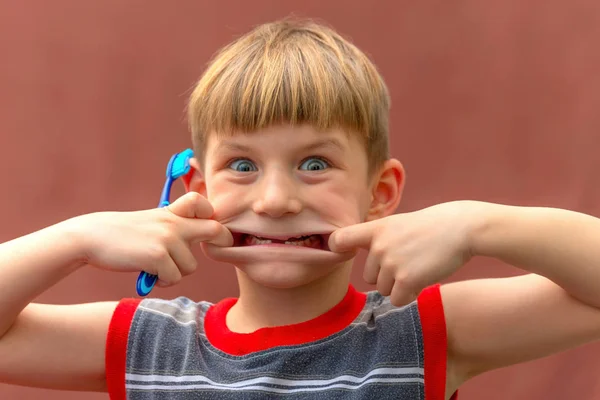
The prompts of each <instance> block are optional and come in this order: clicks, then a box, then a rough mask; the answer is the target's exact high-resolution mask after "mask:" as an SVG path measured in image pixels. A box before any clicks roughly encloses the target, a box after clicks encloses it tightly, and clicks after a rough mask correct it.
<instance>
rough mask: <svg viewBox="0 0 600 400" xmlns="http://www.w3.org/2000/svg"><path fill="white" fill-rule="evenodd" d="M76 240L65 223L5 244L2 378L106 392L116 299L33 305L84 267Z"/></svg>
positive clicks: (0, 267)
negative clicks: (106, 352) (109, 335)
mask: <svg viewBox="0 0 600 400" xmlns="http://www.w3.org/2000/svg"><path fill="white" fill-rule="evenodd" d="M77 241H78V238H77V237H75V236H71V235H69V234H68V230H66V229H64V224H62V223H61V224H58V225H55V226H52V227H49V228H46V229H43V230H41V231H38V232H35V233H32V234H30V235H27V236H24V237H21V238H18V239H15V240H13V241H10V242H7V243H3V244H0V382H3V383H9V384H17V385H25V386H35V387H46V388H55V389H65V390H90V391H91V390H104V388H105V372H104V365H105V361H104V350H105V343H106V334H107V330H108V325H109V322H110V319H111V316H112V312H113V311H114V309H115V306H116V303H97V304H82V305H69V306H60V305H42V304H29V303H30V302H31V301H33V300H34V299H35V298H36V297H37V296H38V295H40V294H41V293H42V292H44V291H45V290H47V289H48V288H50V287H51V286H52V285H54V284H56V283H57V282H58V281H60V280H61V279H63V278H64V277H66V276H67V275H68V274H70V273H72V272H74V271H75V270H77V269H78V268H80V267H81V266H82V265H84V264H83V262H82V261H81V260H80V259H78V257H80V254H78V243H77ZM28 304H29V305H28Z"/></svg>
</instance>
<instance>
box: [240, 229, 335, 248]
mask: <svg viewBox="0 0 600 400" xmlns="http://www.w3.org/2000/svg"><path fill="white" fill-rule="evenodd" d="M232 234H233V246H234V247H245V246H273V245H279V246H296V247H307V248H311V249H317V250H327V251H329V246H328V245H327V242H328V240H329V234H310V235H301V236H295V237H269V236H265V235H262V236H257V235H252V234H249V233H238V232H232Z"/></svg>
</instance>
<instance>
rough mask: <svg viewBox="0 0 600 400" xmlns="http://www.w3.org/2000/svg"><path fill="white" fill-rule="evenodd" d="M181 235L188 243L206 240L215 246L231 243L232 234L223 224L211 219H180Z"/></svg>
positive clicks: (226, 245) (227, 245)
mask: <svg viewBox="0 0 600 400" xmlns="http://www.w3.org/2000/svg"><path fill="white" fill-rule="evenodd" d="M182 225H185V226H184V227H183V228H182V233H181V235H182V236H183V238H184V239H185V240H186V241H188V242H189V243H190V244H193V243H199V242H207V243H212V244H215V245H217V246H222V247H229V246H232V245H233V236H232V235H231V232H230V231H229V229H227V228H226V227H225V226H224V225H223V224H221V223H220V222H217V221H215V220H212V219H193V220H192V219H189V220H186V221H182Z"/></svg>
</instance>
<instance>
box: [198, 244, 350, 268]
mask: <svg viewBox="0 0 600 400" xmlns="http://www.w3.org/2000/svg"><path fill="white" fill-rule="evenodd" d="M204 249H205V253H206V255H207V256H208V257H209V258H213V259H215V260H217V261H224V262H230V263H232V264H240V265H243V264H247V263H249V262H297V263H302V264H315V265H322V264H337V263H340V262H345V261H348V260H350V259H351V258H353V257H354V254H351V253H344V254H340V253H334V252H332V251H327V250H322V249H315V248H313V247H304V246H294V245H287V244H280V243H268V244H261V245H254V246H240V247H220V246H215V245H212V244H209V243H205V244H204Z"/></svg>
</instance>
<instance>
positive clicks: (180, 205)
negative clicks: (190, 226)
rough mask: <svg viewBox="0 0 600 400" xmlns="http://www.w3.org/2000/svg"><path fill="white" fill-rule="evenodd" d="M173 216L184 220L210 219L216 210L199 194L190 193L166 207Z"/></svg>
mask: <svg viewBox="0 0 600 400" xmlns="http://www.w3.org/2000/svg"><path fill="white" fill-rule="evenodd" d="M166 208H167V209H168V210H169V211H171V212H172V213H173V214H175V215H177V216H178V217H183V218H201V219H208V218H210V217H212V215H213V213H214V209H213V207H212V205H211V204H210V203H209V202H208V200H207V199H206V198H205V197H204V196H202V195H201V194H200V193H197V192H188V193H186V194H184V195H183V196H181V197H180V198H178V199H177V200H175V201H174V202H173V203H172V204H170V205H168V206H167V207H166Z"/></svg>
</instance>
